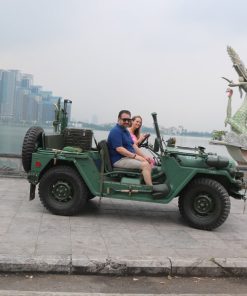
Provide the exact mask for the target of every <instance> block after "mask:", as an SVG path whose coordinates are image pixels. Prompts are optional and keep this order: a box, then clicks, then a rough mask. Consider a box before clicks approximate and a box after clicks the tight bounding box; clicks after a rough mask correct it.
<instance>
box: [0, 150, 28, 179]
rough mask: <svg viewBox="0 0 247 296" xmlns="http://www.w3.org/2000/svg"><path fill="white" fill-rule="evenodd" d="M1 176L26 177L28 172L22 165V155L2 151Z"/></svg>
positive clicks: (0, 156)
mask: <svg viewBox="0 0 247 296" xmlns="http://www.w3.org/2000/svg"><path fill="white" fill-rule="evenodd" d="M0 176H4V177H25V176H26V173H25V171H24V169H23V167H22V159H21V155H18V154H11V153H0Z"/></svg>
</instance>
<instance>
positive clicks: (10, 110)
mask: <svg viewBox="0 0 247 296" xmlns="http://www.w3.org/2000/svg"><path fill="white" fill-rule="evenodd" d="M1 74H2V75H1V85H0V104H1V109H0V110H1V118H3V119H13V118H14V104H15V90H16V84H17V81H18V80H19V78H20V73H19V71H18V70H8V71H2V73H1Z"/></svg>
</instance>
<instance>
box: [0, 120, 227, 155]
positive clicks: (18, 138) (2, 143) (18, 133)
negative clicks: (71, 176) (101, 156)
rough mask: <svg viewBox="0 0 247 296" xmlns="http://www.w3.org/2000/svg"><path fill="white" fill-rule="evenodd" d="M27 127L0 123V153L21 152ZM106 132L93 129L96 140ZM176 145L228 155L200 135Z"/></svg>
mask: <svg viewBox="0 0 247 296" xmlns="http://www.w3.org/2000/svg"><path fill="white" fill-rule="evenodd" d="M27 130H28V127H21V126H3V125H0V153H13V154H21V149H22V142H23V138H24V136H25V134H26V131H27ZM45 132H47V133H48V132H49V133H50V132H52V129H45ZM107 135H108V132H106V131H94V137H95V138H96V140H97V141H100V140H102V139H106V138H107ZM154 137H155V136H154V135H151V137H150V140H149V142H150V143H153V141H154ZM169 137H170V136H168V135H164V140H167V139H169ZM176 139H177V141H176V145H178V146H185V147H198V146H203V147H205V148H206V151H207V152H213V153H217V154H219V155H224V156H228V157H230V156H229V154H228V152H227V150H226V148H225V147H224V146H221V145H210V144H209V141H210V139H209V138H200V137H182V136H176Z"/></svg>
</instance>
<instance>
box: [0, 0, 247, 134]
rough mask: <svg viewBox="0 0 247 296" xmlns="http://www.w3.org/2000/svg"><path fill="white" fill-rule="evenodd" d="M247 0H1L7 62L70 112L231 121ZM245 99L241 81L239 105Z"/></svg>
mask: <svg viewBox="0 0 247 296" xmlns="http://www.w3.org/2000/svg"><path fill="white" fill-rule="evenodd" d="M246 14H247V1H245V0H0V69H5V70H8V69H19V70H21V72H22V73H28V74H33V76H34V84H36V85H42V86H43V89H44V90H51V91H53V94H54V95H55V96H61V97H63V98H64V99H66V98H67V99H71V100H72V101H73V103H72V118H73V119H75V120H81V121H89V122H91V121H92V118H95V117H97V118H98V123H109V122H116V120H117V115H118V112H119V111H120V110H122V109H128V110H130V111H131V113H132V115H141V116H142V118H143V124H144V125H145V126H152V117H151V113H152V112H157V114H158V121H159V124H160V125H161V126H164V127H171V126H179V125H181V126H183V127H184V128H186V129H187V130H193V131H212V130H214V129H218V130H222V129H228V130H229V127H228V128H225V127H224V120H225V115H226V106H227V97H226V93H225V91H226V88H227V83H226V81H224V80H223V79H221V77H222V76H225V77H228V78H230V79H233V80H237V78H238V76H237V74H236V72H235V70H234V68H232V63H231V61H230V58H229V57H228V55H227V52H226V47H227V45H230V46H232V47H233V48H234V49H235V50H236V51H237V53H238V54H239V55H240V57H241V59H242V60H243V61H244V62H245V63H246V64H247V42H246V36H247V22H246ZM240 105H241V99H240V96H239V92H238V90H237V89H235V90H234V95H233V112H235V111H236V109H237V108H238V107H239V106H240Z"/></svg>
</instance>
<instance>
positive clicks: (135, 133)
mask: <svg viewBox="0 0 247 296" xmlns="http://www.w3.org/2000/svg"><path fill="white" fill-rule="evenodd" d="M137 118H139V119H140V120H141V126H140V127H138V128H137V129H136V130H134V135H135V136H136V138H137V139H139V138H140V135H141V127H142V118H141V116H140V115H136V116H133V117H132V118H131V123H132V122H133V121H135V120H136V119H137Z"/></svg>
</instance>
